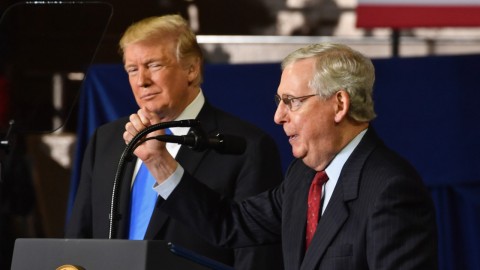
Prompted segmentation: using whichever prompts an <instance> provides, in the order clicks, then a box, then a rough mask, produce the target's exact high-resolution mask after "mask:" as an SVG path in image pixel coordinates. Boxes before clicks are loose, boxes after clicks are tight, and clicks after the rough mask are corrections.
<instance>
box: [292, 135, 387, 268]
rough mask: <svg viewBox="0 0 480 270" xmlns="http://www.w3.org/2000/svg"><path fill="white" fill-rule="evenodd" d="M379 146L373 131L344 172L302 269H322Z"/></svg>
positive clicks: (361, 142) (353, 155)
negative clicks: (364, 169)
mask: <svg viewBox="0 0 480 270" xmlns="http://www.w3.org/2000/svg"><path fill="white" fill-rule="evenodd" d="M377 144H378V139H377V137H376V134H375V132H374V130H373V128H372V127H370V128H369V129H368V131H367V133H366V134H365V136H364V137H363V138H362V141H360V143H359V145H358V146H357V147H356V148H355V150H354V151H353V152H352V154H351V155H350V157H349V158H348V160H347V161H346V162H345V165H344V166H343V168H342V172H341V173H340V177H339V179H338V182H337V185H336V186H335V190H334V191H333V194H332V197H331V199H330V201H329V202H328V205H327V208H326V209H325V212H324V214H323V215H322V217H321V218H320V221H319V223H318V226H317V231H316V232H315V235H314V237H313V239H312V243H311V244H310V247H309V248H308V250H307V252H306V254H305V257H304V259H303V262H302V265H301V268H300V269H302V270H308V269H315V267H317V266H318V265H319V263H320V261H321V260H322V259H323V256H324V255H325V253H326V251H327V249H328V247H329V246H330V245H331V243H332V242H333V241H334V238H335V236H336V235H337V234H338V232H339V231H340V230H341V228H342V226H343V224H344V223H345V221H346V220H347V219H348V216H349V210H348V205H347V203H348V201H351V200H354V199H356V198H357V197H358V188H359V184H360V183H359V182H360V178H361V172H362V168H363V166H364V163H365V161H366V159H367V158H368V156H369V155H370V153H371V152H372V151H373V149H374V147H375V146H376V145H377Z"/></svg>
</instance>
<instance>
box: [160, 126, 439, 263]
mask: <svg viewBox="0 0 480 270" xmlns="http://www.w3.org/2000/svg"><path fill="white" fill-rule="evenodd" d="M314 174H315V172H314V171H313V170H312V169H310V168H308V167H307V166H306V165H304V164H303V162H302V161H300V160H295V161H293V163H292V164H291V166H290V168H289V170H288V172H287V175H286V179H285V180H284V182H283V183H282V184H281V185H280V186H279V187H277V188H276V189H273V190H270V191H267V192H265V193H262V194H260V195H258V196H254V197H252V198H249V199H247V200H245V201H243V202H241V203H240V204H234V205H233V207H231V208H230V209H229V210H230V211H231V213H232V214H230V212H229V211H225V210H224V208H225V207H227V206H226V205H225V204H222V203H223V202H224V200H222V198H220V197H218V196H216V195H215V193H214V192H213V191H210V190H207V189H206V188H205V187H203V186H201V184H199V183H196V181H192V180H193V177H192V176H191V175H188V174H185V175H184V177H183V178H182V181H181V182H180V184H179V185H178V186H177V188H176V189H175V190H174V191H173V192H172V194H171V195H170V197H169V198H168V199H167V200H166V201H165V202H164V204H163V207H162V210H163V211H166V212H168V213H170V214H171V215H172V216H173V217H174V218H176V219H178V220H179V221H181V222H183V223H185V224H189V226H191V227H192V229H199V230H201V231H202V232H203V235H204V237H205V238H207V239H209V241H211V242H212V243H215V244H217V245H220V246H235V247H236V246H246V245H252V244H267V243H275V242H278V241H282V246H283V259H284V263H285V269H289V270H293V269H303V270H307V269H325V270H335V269H356V270H362V269H419V270H427V269H436V268H437V250H436V249H437V239H436V237H437V235H436V224H435V212H434V211H435V210H434V206H433V203H432V200H431V198H430V197H429V194H428V192H427V191H426V189H425V188H424V186H423V184H422V181H421V179H420V177H419V176H418V174H417V173H416V172H415V170H414V169H413V168H412V167H411V166H410V165H409V164H408V163H407V162H406V161H405V160H403V159H402V158H400V157H399V156H398V155H397V154H395V153H394V152H392V151H391V150H389V149H388V148H387V147H386V146H384V144H383V143H382V142H381V141H380V139H379V138H378V137H377V136H376V134H375V132H374V131H373V128H369V130H368V131H367V133H366V134H365V136H364V137H363V139H362V140H361V142H360V144H359V145H358V146H357V147H356V149H355V150H354V152H353V153H352V155H351V156H350V157H349V159H348V160H347V162H346V163H345V165H344V167H343V169H342V172H341V174H340V177H339V179H338V183H337V185H336V187H335V190H334V191H333V194H332V197H331V199H330V201H329V203H328V205H327V208H326V209H325V212H324V214H323V215H322V217H321V218H320V221H319V224H318V227H317V231H316V233H315V236H314V238H313V240H312V243H311V244H310V247H309V249H308V250H307V252H305V240H304V239H305V221H306V212H307V209H306V205H307V196H308V190H309V186H310V183H311V181H312V179H313V176H314ZM200 191H202V192H200ZM187 197H188V199H185V198H187ZM199 200H202V201H208V202H210V203H211V205H204V206H205V207H206V208H209V209H215V210H216V211H214V210H211V211H209V212H206V213H207V215H205V214H204V213H202V212H200V211H196V212H192V211H191V209H193V208H194V207H195V205H197V203H198V201H199ZM216 205H218V206H216ZM179 209H180V210H179ZM210 228H216V229H210Z"/></svg>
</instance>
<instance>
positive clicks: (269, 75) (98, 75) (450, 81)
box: [67, 55, 480, 270]
mask: <svg viewBox="0 0 480 270" xmlns="http://www.w3.org/2000/svg"><path fill="white" fill-rule="evenodd" d="M374 64H375V67H376V76H377V80H376V84H375V94H374V97H375V107H376V112H377V114H378V117H377V119H376V120H374V122H373V125H374V126H375V128H376V129H377V131H378V133H379V134H380V135H381V136H382V137H383V139H384V140H385V142H386V144H387V145H389V146H390V147H391V148H393V149H395V150H396V151H397V152H399V153H400V154H401V155H403V156H404V157H406V158H407V159H408V160H410V162H411V163H412V164H413V165H414V166H415V167H416V168H417V169H418V171H419V172H420V174H421V175H422V177H423V179H424V182H425V184H426V185H427V187H428V189H429V190H430V192H431V195H432V198H433V200H434V202H435V206H436V210H437V222H438V231H439V254H440V256H439V260H440V261H439V264H440V269H448V270H457V269H480V256H479V254H480V229H479V228H480V153H479V152H480V125H479V119H480V112H479V108H480V87H479V83H478V78H479V76H480V56H478V55H473V56H450V57H426V58H395V59H376V60H374ZM280 74H281V71H280V65H279V64H252V65H223V64H222V65H220V64H218V65H217V64H210V65H207V66H206V69H205V83H204V84H203V86H202V88H203V90H204V93H205V95H206V97H207V99H208V100H209V101H210V102H211V103H212V104H214V105H216V106H217V107H220V108H223V109H224V110H226V111H229V112H231V113H234V114H236V115H238V116H239V117H241V118H243V119H245V120H248V121H250V122H252V123H254V124H256V125H258V126H259V127H261V128H263V129H264V130H265V131H266V132H268V133H270V134H271V135H272V136H273V137H274V138H275V140H276V142H277V143H278V146H279V148H280V151H281V154H282V159H283V165H284V168H286V167H287V166H288V163H289V162H290V161H291V151H290V146H289V145H288V142H287V138H286V137H285V135H284V133H283V130H282V128H281V127H279V126H276V125H275V124H274V123H273V113H274V111H275V106H274V102H273V95H274V94H275V93H276V89H277V86H278V83H279V79H280ZM137 109H138V108H137V106H136V104H135V101H134V98H133V95H132V93H131V91H130V88H129V85H128V80H127V77H126V74H125V72H124V71H123V68H122V66H121V65H96V66H92V67H91V69H90V70H89V73H88V75H87V78H86V80H85V82H84V85H83V89H82V94H81V100H80V104H79V110H80V111H79V121H78V123H79V126H78V143H77V152H76V161H75V164H74V170H73V175H72V181H71V193H70V200H69V207H68V209H69V210H68V211H70V209H71V206H72V203H73V200H74V197H75V191H76V188H77V184H78V178H79V170H80V169H79V168H80V163H81V158H82V155H83V151H84V149H85V146H86V144H87V141H88V138H89V137H90V136H91V135H92V133H93V131H94V130H95V128H96V127H98V126H99V125H101V124H103V123H106V122H109V121H111V120H114V119H117V118H119V117H121V116H126V115H129V114H131V113H133V112H135V111H136V110H137ZM112 180H113V179H112ZM67 214H68V213H67ZM398 244H399V245H401V243H398Z"/></svg>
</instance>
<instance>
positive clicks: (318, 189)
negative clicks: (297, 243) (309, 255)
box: [305, 171, 328, 248]
mask: <svg viewBox="0 0 480 270" xmlns="http://www.w3.org/2000/svg"><path fill="white" fill-rule="evenodd" d="M327 180H328V176H327V174H326V173H325V171H321V172H317V174H315V177H314V178H313V181H312V185H311V186H310V191H309V193H308V210H307V231H306V233H305V238H306V242H305V243H306V248H308V246H309V245H310V242H311V241H312V239H313V235H314V234H315V230H316V229H317V224H318V217H319V215H320V213H321V212H320V211H322V210H321V209H322V189H323V184H325V182H327Z"/></svg>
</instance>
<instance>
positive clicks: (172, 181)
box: [153, 163, 185, 200]
mask: <svg viewBox="0 0 480 270" xmlns="http://www.w3.org/2000/svg"><path fill="white" fill-rule="evenodd" d="M184 172H185V170H184V169H183V167H182V166H181V165H180V164H178V163H177V169H176V170H175V171H174V172H173V174H172V175H170V176H169V177H168V178H167V179H166V180H165V181H164V182H163V183H161V184H160V185H159V184H157V183H156V182H155V184H154V185H153V189H154V190H155V192H157V193H158V195H159V196H160V197H162V198H163V199H164V200H166V199H167V198H168V196H170V194H171V193H172V192H173V190H174V189H175V188H176V187H177V186H178V184H179V183H180V180H181V179H182V177H183V173H184Z"/></svg>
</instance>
